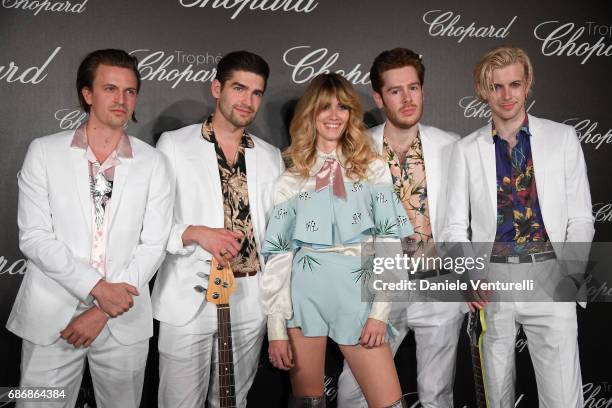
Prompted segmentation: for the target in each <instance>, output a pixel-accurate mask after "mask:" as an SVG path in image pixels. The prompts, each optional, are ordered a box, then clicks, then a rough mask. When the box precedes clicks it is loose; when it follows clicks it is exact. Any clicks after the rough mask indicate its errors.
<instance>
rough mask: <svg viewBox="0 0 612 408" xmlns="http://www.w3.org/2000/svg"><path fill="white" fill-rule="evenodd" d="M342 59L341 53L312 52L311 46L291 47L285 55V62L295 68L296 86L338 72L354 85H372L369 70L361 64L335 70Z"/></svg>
mask: <svg viewBox="0 0 612 408" xmlns="http://www.w3.org/2000/svg"><path fill="white" fill-rule="evenodd" d="M338 58H340V53H338V52H334V53H331V52H330V51H329V50H328V49H327V48H318V49H315V50H311V46H310V45H298V46H296V47H291V48H289V49H288V50H287V51H285V53H284V54H283V61H284V63H285V64H287V65H288V66H290V67H293V71H292V73H291V79H292V80H293V82H295V83H296V84H303V83H305V82H308V81H310V80H311V79H312V78H314V77H315V76H317V75H319V74H324V73H325V74H328V73H330V72H336V73H338V74H340V75H342V76H343V77H345V78H346V79H347V80H348V81H349V82H351V83H352V84H353V85H367V84H369V83H370V73H369V71H368V69H367V68H366V69H364V68H361V64H357V65H355V66H354V67H353V68H352V69H350V70H347V69H333V67H334V65H335V64H336V62H338Z"/></svg>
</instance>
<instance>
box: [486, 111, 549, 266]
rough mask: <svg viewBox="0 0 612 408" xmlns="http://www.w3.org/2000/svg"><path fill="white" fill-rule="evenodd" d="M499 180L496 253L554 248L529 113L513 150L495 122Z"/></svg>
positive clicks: (494, 134) (497, 175)
mask: <svg viewBox="0 0 612 408" xmlns="http://www.w3.org/2000/svg"><path fill="white" fill-rule="evenodd" d="M492 137H493V141H494V142H495V167H496V179H497V232H496V234H495V245H494V246H493V254H494V255H500V256H516V255H521V254H529V253H538V252H547V251H552V247H551V246H550V242H549V238H548V234H547V233H546V227H545V226H544V220H543V218H542V211H541V209H540V202H539V200H538V190H537V188H536V179H535V172H534V166H533V157H532V154H531V142H530V138H531V133H530V132H529V122H528V118H527V115H525V121H524V122H523V125H522V126H521V128H520V130H519V132H518V134H517V135H516V139H517V144H516V146H514V148H513V149H512V151H509V149H508V147H509V146H508V142H506V141H505V140H504V139H502V138H501V137H500V136H499V135H498V134H497V130H496V129H495V124H493V132H492Z"/></svg>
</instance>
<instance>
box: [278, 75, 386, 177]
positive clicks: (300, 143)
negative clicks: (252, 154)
mask: <svg viewBox="0 0 612 408" xmlns="http://www.w3.org/2000/svg"><path fill="white" fill-rule="evenodd" d="M334 96H335V97H336V98H337V99H338V102H339V103H341V104H343V105H346V106H347V107H348V109H349V120H348V122H347V124H346V129H345V130H344V134H343V135H342V138H341V139H340V142H339V146H340V152H341V153H342V156H343V157H344V159H345V162H344V163H342V164H343V165H344V166H345V169H346V174H347V176H348V177H350V178H353V179H358V180H359V179H364V178H366V176H367V171H368V166H369V164H370V162H371V161H372V160H374V159H375V157H376V154H375V153H374V151H373V150H372V143H371V140H370V138H369V137H368V135H367V134H366V131H365V125H364V124H363V120H362V117H363V108H362V106H361V102H360V101H359V97H358V96H357V93H356V92H355V89H354V88H353V87H352V86H351V84H350V83H349V82H348V81H347V80H346V79H344V78H343V77H342V76H340V75H339V74H335V73H330V74H320V75H317V76H316V77H315V78H314V79H313V80H312V82H310V84H309V85H308V87H307V88H306V91H304V95H302V97H301V98H300V100H299V101H298V104H297V106H296V108H295V113H294V115H293V119H291V124H290V125H289V134H290V135H291V145H290V146H289V147H288V148H287V149H286V150H285V152H284V153H283V156H284V157H285V160H286V161H287V167H288V169H289V170H290V171H291V172H294V173H297V174H299V175H300V176H301V177H304V178H307V177H308V176H309V174H310V169H311V168H312V166H314V164H315V161H316V159H317V150H316V139H317V130H316V126H315V120H316V116H317V115H318V114H319V112H321V111H322V110H323V109H324V107H325V105H327V104H329V103H330V101H331V99H332V98H333V97H334Z"/></svg>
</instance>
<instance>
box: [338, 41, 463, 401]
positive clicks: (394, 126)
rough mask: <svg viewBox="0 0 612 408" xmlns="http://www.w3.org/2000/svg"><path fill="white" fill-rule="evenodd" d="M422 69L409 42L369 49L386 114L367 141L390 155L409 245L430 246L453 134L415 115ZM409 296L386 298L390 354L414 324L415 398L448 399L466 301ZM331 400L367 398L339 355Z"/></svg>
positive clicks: (419, 109) (430, 273)
mask: <svg viewBox="0 0 612 408" xmlns="http://www.w3.org/2000/svg"><path fill="white" fill-rule="evenodd" d="M424 77H425V67H424V65H423V61H422V59H421V57H420V56H419V55H418V54H416V53H415V52H413V51H411V50H408V49H405V48H395V49H392V50H388V51H384V52H382V53H381V54H379V55H378V56H377V57H376V59H375V60H374V63H373V64H372V68H371V70H370V79H371V81H372V88H373V90H374V95H373V96H374V101H375V102H376V105H377V106H378V107H379V108H380V109H382V110H383V112H384V113H385V116H386V118H387V120H386V122H385V123H383V124H382V125H379V126H376V127H374V128H372V129H371V130H370V133H371V136H372V139H373V145H374V148H375V149H376V151H377V152H378V153H380V154H382V155H383V157H384V158H385V159H386V160H387V161H388V163H389V168H390V170H391V175H392V179H393V180H392V182H393V184H394V185H395V190H396V192H397V193H398V195H399V197H400V199H401V201H402V203H403V205H404V207H405V208H406V212H407V213H408V216H409V218H410V222H411V223H412V226H413V228H414V230H415V235H414V236H412V237H411V240H412V241H413V242H412V243H409V245H415V244H416V245H418V246H419V247H421V248H430V247H432V244H433V242H434V241H435V240H438V239H439V235H440V233H441V231H442V226H443V219H444V211H445V206H446V203H447V199H446V180H447V175H448V165H449V158H450V154H451V149H452V145H453V144H454V143H455V142H456V141H457V140H458V139H459V136H458V135H456V134H454V133H449V132H445V131H443V130H440V129H437V128H435V127H431V126H425V125H422V124H420V123H419V122H420V120H421V117H422V115H423V81H424ZM427 244H429V245H427ZM430 255H433V254H430ZM447 273H448V272H447V271H444V270H422V271H419V272H417V273H416V274H413V275H412V276H411V278H415V279H419V278H421V279H430V278H437V277H439V276H442V275H445V274H447ZM403 278H408V276H405V277H403ZM408 300H409V301H408V302H399V301H396V302H391V313H390V315H389V321H390V322H391V324H392V325H393V327H394V328H395V329H397V330H398V331H399V333H398V334H397V335H396V336H393V337H391V339H390V343H391V349H392V351H393V354H395V353H396V352H397V350H398V348H399V346H400V344H401V342H402V340H403V339H404V337H405V336H406V334H407V333H408V332H409V331H410V330H413V331H414V334H415V340H416V347H417V373H418V374H417V375H418V393H419V400H420V402H421V404H422V406H423V407H428V408H430V407H452V406H453V380H454V373H455V359H456V355H457V342H458V339H459V330H460V327H461V323H462V321H463V316H464V308H465V305H464V304H463V303H457V302H433V301H428V302H426V301H418V300H416V298H415V297H412V298H410V299H408ZM338 406H339V407H340V408H345V407H346V408H349V407H366V406H367V405H366V403H365V399H364V398H363V394H362V393H361V390H360V389H359V386H358V385H357V382H356V381H355V378H354V377H353V375H352V373H351V371H350V368H349V367H348V364H347V363H346V362H345V364H344V370H343V371H342V374H341V375H340V378H339V380H338Z"/></svg>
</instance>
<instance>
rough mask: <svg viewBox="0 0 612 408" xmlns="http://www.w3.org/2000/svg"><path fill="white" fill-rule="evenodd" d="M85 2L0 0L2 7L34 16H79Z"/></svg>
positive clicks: (85, 0)
mask: <svg viewBox="0 0 612 408" xmlns="http://www.w3.org/2000/svg"><path fill="white" fill-rule="evenodd" d="M87 1H88V0H84V1H83V2H81V3H74V2H72V3H71V2H69V1H49V0H42V1H38V0H2V7H4V8H7V9H11V8H12V9H21V10H26V11H31V12H33V13H34V15H35V16H37V15H38V13H40V12H41V11H51V12H63V13H76V14H81V13H82V12H83V11H85V4H87Z"/></svg>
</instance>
